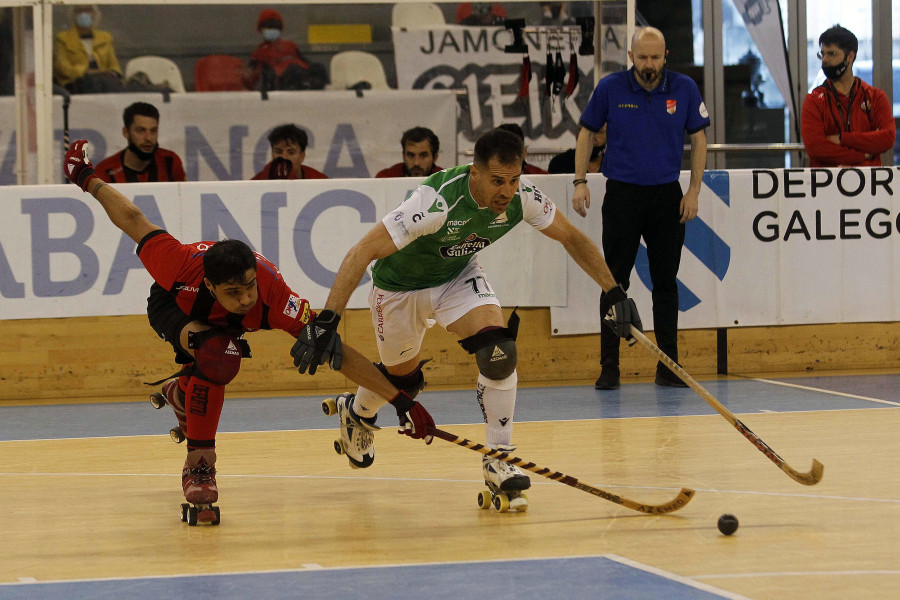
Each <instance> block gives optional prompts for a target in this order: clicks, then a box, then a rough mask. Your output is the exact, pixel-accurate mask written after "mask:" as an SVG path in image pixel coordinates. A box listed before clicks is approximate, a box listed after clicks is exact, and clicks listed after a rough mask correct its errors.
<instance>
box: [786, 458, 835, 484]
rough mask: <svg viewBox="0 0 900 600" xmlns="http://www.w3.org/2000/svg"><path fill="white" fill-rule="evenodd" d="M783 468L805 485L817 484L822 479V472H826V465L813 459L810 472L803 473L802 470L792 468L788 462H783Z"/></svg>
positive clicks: (788, 474)
mask: <svg viewBox="0 0 900 600" xmlns="http://www.w3.org/2000/svg"><path fill="white" fill-rule="evenodd" d="M780 467H781V470H782V471H784V472H785V473H787V476H788V477H790V478H791V479H793V480H794V481H796V482H797V483H802V484H803V485H816V484H817V483H819V482H820V481H821V480H822V474H823V473H824V472H825V465H823V464H822V463H820V462H819V461H817V460H816V459H813V461H812V468H811V469H810V470H809V472H808V473H801V472H800V471H798V470H796V469H794V468H792V467H791V466H790V465H789V464H787V463H786V462H782V463H781V465H780Z"/></svg>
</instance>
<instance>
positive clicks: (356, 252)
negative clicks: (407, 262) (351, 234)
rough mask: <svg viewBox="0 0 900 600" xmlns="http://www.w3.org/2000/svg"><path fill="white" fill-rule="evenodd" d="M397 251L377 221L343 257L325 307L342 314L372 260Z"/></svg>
mask: <svg viewBox="0 0 900 600" xmlns="http://www.w3.org/2000/svg"><path fill="white" fill-rule="evenodd" d="M396 251H397V245H396V244H395V243H394V240H393V239H392V238H391V235H390V234H389V233H388V230H387V227H385V226H384V223H379V224H378V225H376V226H375V227H373V228H372V229H370V230H369V233H367V234H366V235H365V236H364V237H363V239H361V240H360V241H359V242H358V243H357V244H356V245H355V246H353V247H352V248H351V249H350V251H349V252H348V253H347V256H345V257H344V260H343V262H342V263H341V267H340V269H338V274H337V277H336V278H335V280H334V284H333V285H332V286H331V292H330V293H329V294H328V299H327V300H325V309H326V310H332V311H334V312H335V313H337V314H342V313H343V312H344V309H345V308H346V307H347V302H348V301H349V300H350V296H351V295H352V294H353V291H354V290H355V289H356V286H358V285H359V281H360V280H361V279H362V276H363V275H364V274H365V272H366V268H367V267H368V266H369V263H371V262H372V261H373V260H377V259H379V258H384V257H385V256H390V255H391V254H393V253H394V252H396Z"/></svg>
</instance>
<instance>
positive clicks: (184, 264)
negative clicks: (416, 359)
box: [64, 140, 434, 525]
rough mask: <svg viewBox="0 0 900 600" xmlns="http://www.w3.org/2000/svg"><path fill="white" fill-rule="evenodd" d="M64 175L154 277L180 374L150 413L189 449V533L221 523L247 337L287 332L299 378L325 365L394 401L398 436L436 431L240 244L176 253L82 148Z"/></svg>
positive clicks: (357, 431)
mask: <svg viewBox="0 0 900 600" xmlns="http://www.w3.org/2000/svg"><path fill="white" fill-rule="evenodd" d="M64 169H65V174H66V177H67V178H68V179H69V181H71V182H72V183H75V184H76V185H78V187H80V188H81V189H82V190H84V191H85V192H87V193H89V194H90V195H91V196H93V197H94V198H96V199H97V201H98V202H99V203H100V204H101V206H103V209H104V210H105V211H106V214H107V216H108V217H109V219H110V221H112V223H113V224H114V225H116V226H117V227H118V228H119V229H121V230H122V231H123V232H124V233H125V234H126V235H127V236H128V237H130V238H131V239H132V240H134V241H135V242H136V243H137V255H138V258H139V259H140V260H141V263H143V265H144V267H145V268H146V269H147V271H148V272H149V273H150V275H151V276H152V277H153V280H154V283H153V284H152V286H151V288H150V295H149V297H148V298H147V317H148V319H149V321H150V326H151V327H152V328H153V330H154V331H155V332H156V334H157V335H158V336H159V337H160V338H161V339H163V340H164V341H166V342H168V343H169V344H171V345H172V349H173V350H174V351H175V362H176V363H177V364H178V365H179V366H181V367H182V368H181V369H180V370H179V371H178V372H177V373H175V374H174V375H171V376H169V377H167V378H166V379H164V380H162V381H166V383H165V385H163V388H162V393H161V394H155V395H154V399H155V400H157V401H158V402H154V406H157V407H161V406H162V405H163V404H169V405H171V406H172V409H173V410H174V412H175V416H176V418H177V419H178V423H179V428H180V430H181V432H183V436H179V437H182V439H184V438H186V439H187V458H186V459H185V463H184V468H183V470H182V474H181V483H182V489H183V492H184V497H185V500H187V501H188V502H189V503H191V504H192V505H193V506H188V505H187V504H183V505H182V520H186V521H188V523H189V524H191V525H196V524H198V523H207V524H213V525H215V524H218V522H219V509H218V507H215V506H213V503H214V502H216V501H217V500H218V498H219V490H218V487H217V485H216V431H217V429H218V425H219V417H220V415H221V412H222V405H223V403H224V400H225V386H226V385H227V384H229V383H230V382H231V381H232V380H233V379H234V378H235V377H236V376H237V374H238V371H239V370H240V366H241V360H242V359H243V358H249V357H250V352H249V350H250V347H249V345H248V344H247V342H246V341H245V340H244V339H243V338H244V333H246V332H251V331H259V330H261V329H281V330H283V331H285V332H286V333H288V334H289V335H291V336H292V337H294V338H296V342H295V343H294V345H293V347H292V348H291V356H292V357H293V358H294V366H295V367H297V368H298V370H299V371H300V373H304V372H306V370H307V369H309V373H310V374H314V373H315V372H316V369H317V367H318V366H320V365H324V364H325V363H326V362H327V363H328V364H329V365H330V366H331V368H332V369H334V370H341V372H342V373H344V374H345V375H346V376H347V377H349V378H350V379H352V380H353V381H355V382H356V383H358V384H359V385H364V386H366V387H368V388H370V389H372V390H374V391H376V393H377V394H378V395H380V396H383V397H384V398H385V399H388V398H390V400H389V402H391V403H392V404H393V405H394V407H395V408H396V409H397V414H398V416H400V421H401V429H400V431H399V432H400V433H404V434H406V435H409V436H410V437H414V438H418V439H425V440H426V442H427V441H429V439H428V438H429V435H428V430H429V427H433V426H434V421H433V420H432V419H431V416H430V415H428V412H427V411H426V410H425V409H424V408H423V407H422V405H421V404H419V403H418V402H415V401H414V400H413V396H415V394H416V393H418V392H419V391H420V389H421V388H419V389H415V390H410V391H409V392H407V391H400V390H398V389H397V388H396V387H394V385H393V384H392V383H391V382H390V381H389V380H388V379H387V378H385V376H384V375H382V373H381V371H379V370H378V368H377V367H376V366H375V365H374V364H372V362H371V361H369V360H367V359H366V358H365V357H364V356H363V355H362V354H360V353H359V352H357V351H356V350H354V349H353V348H351V347H349V346H345V345H342V344H341V338H340V335H339V334H338V332H337V327H338V324H339V323H340V316H339V315H337V314H335V313H334V312H332V311H327V310H323V311H321V312H319V313H318V314H317V313H316V312H315V311H313V310H311V308H310V306H309V303H308V302H307V301H306V300H304V299H303V298H302V297H300V295H299V294H298V293H296V292H294V291H293V290H292V289H291V288H290V287H289V286H288V285H287V283H285V281H284V279H283V278H282V276H281V273H280V272H279V271H278V268H277V267H276V266H275V265H274V264H272V263H271V262H270V261H268V260H267V259H266V258H265V257H264V256H262V255H260V254H257V253H256V252H254V251H253V250H252V249H251V248H250V246H248V245H247V244H246V243H244V242H242V241H240V240H222V241H202V242H195V243H190V244H183V243H181V242H180V241H178V240H177V239H175V238H174V237H173V236H172V235H171V234H169V233H168V232H167V231H165V230H164V229H162V228H161V227H159V226H157V225H154V224H153V223H151V222H150V221H149V220H148V219H147V217H146V216H145V215H144V213H142V212H141V210H140V209H139V208H138V207H137V206H136V205H135V204H134V203H133V202H132V201H131V200H129V199H128V198H126V197H125V196H124V195H123V194H121V193H119V192H118V191H117V190H116V189H114V188H113V187H112V186H111V185H108V184H107V183H105V182H103V181H102V180H101V179H100V177H98V176H97V175H96V173H95V171H94V168H93V166H92V165H91V162H90V160H89V158H88V154H87V142H86V141H85V140H77V141H76V142H74V143H73V144H72V145H71V147H70V148H69V150H68V152H66V158H65V162H64ZM162 381H159V382H157V383H162ZM154 385H155V384H154ZM404 419H405V420H404ZM368 429H372V427H371V425H370V426H368ZM174 433H175V431H174V430H173V439H175V435H174ZM360 435H370V433H369V432H367V430H366V428H364V427H363V426H362V425H361V424H359V423H356V422H352V423H351V422H342V423H341V441H342V443H343V444H344V445H345V447H348V448H352V447H353V445H354V444H356V443H357V442H358V440H357V439H356V437H354V436H360Z"/></svg>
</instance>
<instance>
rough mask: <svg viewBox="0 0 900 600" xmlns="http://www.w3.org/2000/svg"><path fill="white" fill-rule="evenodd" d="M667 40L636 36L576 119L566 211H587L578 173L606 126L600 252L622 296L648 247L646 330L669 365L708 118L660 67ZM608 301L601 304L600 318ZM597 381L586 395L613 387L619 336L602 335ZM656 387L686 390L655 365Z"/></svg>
mask: <svg viewBox="0 0 900 600" xmlns="http://www.w3.org/2000/svg"><path fill="white" fill-rule="evenodd" d="M667 54H668V50H666V40H665V37H664V36H663V34H662V32H661V31H659V30H658V29H656V28H653V27H645V28H642V29H638V30H637V31H635V33H634V36H633V37H632V38H631V50H629V51H628V58H630V59H631V62H632V63H634V66H633V67H632V68H631V69H629V70H628V71H620V72H617V73H613V74H611V75H607V76H606V77H604V78H603V79H601V80H600V82H599V83H598V84H597V87H596V89H595V90H594V93H593V95H592V96H591V99H590V102H588V105H587V108H585V110H584V113H583V114H582V115H581V120H580V125H581V130H580V131H579V132H578V141H577V143H576V146H575V180H574V184H575V191H574V193H573V195H572V207H573V208H574V209H575V211H576V212H577V213H578V214H580V215H581V216H583V217H584V216H586V215H587V209H588V208H589V207H590V205H591V193H590V191H589V190H588V186H587V179H586V178H585V175H586V173H587V168H588V160H589V158H590V154H591V134H592V132H595V131H599V130H600V128H601V127H603V125H604V124H606V125H607V131H606V136H607V142H606V144H607V152H606V156H605V157H604V160H603V167H602V173H603V175H605V176H606V178H607V182H606V196H605V197H604V198H603V207H602V209H601V214H602V215H603V242H602V245H603V254H604V255H605V258H606V262H607V264H608V265H609V268H610V270H611V271H612V274H613V277H615V278H616V281H618V282H620V283H621V284H622V286H623V287H625V289H628V284H629V279H630V277H631V271H632V269H634V261H635V258H636V257H637V251H638V247H639V245H640V241H641V237H643V238H644V243H645V244H646V246H647V258H648V260H649V263H650V278H651V280H652V283H653V330H654V331H655V332H656V342H657V345H658V346H659V347H660V349H662V350H663V351H664V352H665V353H666V354H668V355H669V356H670V357H671V358H672V359H673V360H675V361H678V286H677V284H676V276H677V275H678V266H679V264H680V263H681V248H682V246H684V224H685V223H686V222H688V221H690V220H691V219H693V218H694V217H696V216H697V206H698V201H697V199H698V196H699V194H700V183H701V181H702V179H703V169H704V167H705V166H706V134H705V133H704V129H705V128H706V127H708V126H709V114H708V113H707V112H706V106H705V105H704V104H703V99H702V98H701V97H700V90H699V89H697V84H696V83H694V81H693V80H692V79H691V78H690V77H687V76H686V75H682V74H680V73H673V72H672V71H668V70H666V68H665V64H666V55H667ZM685 132H687V133H688V135H689V136H690V139H691V182H690V186H689V187H688V190H687V193H682V190H681V185H680V184H679V183H678V177H679V175H680V173H681V159H682V156H683V154H684V134H685ZM607 310H609V302H608V301H607V299H606V295H605V294H604V295H602V296H601V297H600V312H601V314H606V311H607ZM600 367H601V371H600V377H599V378H598V379H597V383H596V384H595V385H594V387H595V388H596V389H598V390H614V389H616V388H618V387H619V338H618V336H616V335H615V334H614V333H613V332H611V331H607V330H606V328H602V331H601V333H600ZM656 383H657V385H664V386H672V387H685V384H684V383H683V382H682V381H681V380H680V379H678V377H676V376H675V374H673V373H672V372H671V371H670V370H669V369H668V368H667V367H666V366H665V365H663V364H662V363H658V364H657V366H656Z"/></svg>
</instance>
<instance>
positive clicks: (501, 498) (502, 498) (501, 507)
mask: <svg viewBox="0 0 900 600" xmlns="http://www.w3.org/2000/svg"><path fill="white" fill-rule="evenodd" d="M494 510H496V511H497V512H501V513H505V512H507V511H508V510H509V496H507V495H506V494H497V495H496V496H494Z"/></svg>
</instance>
